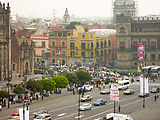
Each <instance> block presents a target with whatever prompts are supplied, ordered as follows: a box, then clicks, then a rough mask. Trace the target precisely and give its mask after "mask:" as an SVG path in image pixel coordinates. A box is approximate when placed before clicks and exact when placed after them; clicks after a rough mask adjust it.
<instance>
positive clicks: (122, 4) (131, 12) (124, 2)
mask: <svg viewBox="0 0 160 120" xmlns="http://www.w3.org/2000/svg"><path fill="white" fill-rule="evenodd" d="M113 7H114V8H113V22H114V23H116V15H117V14H123V15H125V16H131V17H136V4H135V2H134V1H133V0H115V2H114V4H113Z"/></svg>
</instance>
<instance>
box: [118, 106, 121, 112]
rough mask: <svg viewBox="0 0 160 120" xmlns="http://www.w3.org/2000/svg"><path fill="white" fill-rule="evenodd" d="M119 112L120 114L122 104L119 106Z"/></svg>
mask: <svg viewBox="0 0 160 120" xmlns="http://www.w3.org/2000/svg"><path fill="white" fill-rule="evenodd" d="M118 111H119V113H120V112H121V106H120V104H119V106H118Z"/></svg>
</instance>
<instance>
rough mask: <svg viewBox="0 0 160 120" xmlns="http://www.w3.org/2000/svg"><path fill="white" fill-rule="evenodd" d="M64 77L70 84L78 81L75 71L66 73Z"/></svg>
mask: <svg viewBox="0 0 160 120" xmlns="http://www.w3.org/2000/svg"><path fill="white" fill-rule="evenodd" d="M65 77H66V78H67V79H68V81H69V84H70V85H71V84H76V83H77V81H78V78H77V76H76V74H75V73H67V74H66V75H65Z"/></svg>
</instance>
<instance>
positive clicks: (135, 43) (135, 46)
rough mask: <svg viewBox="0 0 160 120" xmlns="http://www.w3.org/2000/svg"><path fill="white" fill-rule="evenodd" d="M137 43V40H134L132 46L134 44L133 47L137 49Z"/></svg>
mask: <svg viewBox="0 0 160 120" xmlns="http://www.w3.org/2000/svg"><path fill="white" fill-rule="evenodd" d="M137 44H138V43H137V42H133V44H132V46H133V49H134V50H136V49H137Z"/></svg>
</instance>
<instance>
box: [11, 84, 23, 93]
mask: <svg viewBox="0 0 160 120" xmlns="http://www.w3.org/2000/svg"><path fill="white" fill-rule="evenodd" d="M13 92H14V93H16V94H17V95H21V94H24V92H25V91H24V88H23V87H21V86H20V85H17V86H16V87H15V88H14V89H13Z"/></svg>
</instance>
